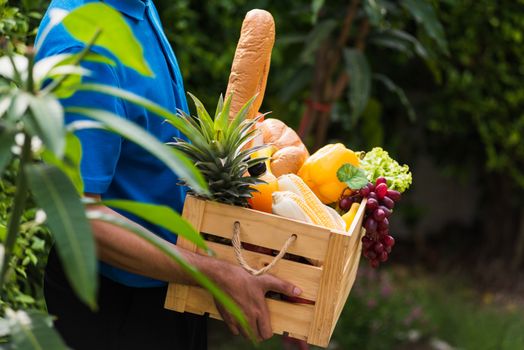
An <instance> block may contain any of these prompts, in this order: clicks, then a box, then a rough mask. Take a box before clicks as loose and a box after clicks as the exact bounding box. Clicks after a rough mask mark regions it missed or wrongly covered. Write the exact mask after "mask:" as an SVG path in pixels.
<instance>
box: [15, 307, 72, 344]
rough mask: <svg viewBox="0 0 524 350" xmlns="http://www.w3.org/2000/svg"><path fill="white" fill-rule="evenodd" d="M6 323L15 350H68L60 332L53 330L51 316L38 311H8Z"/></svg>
mask: <svg viewBox="0 0 524 350" xmlns="http://www.w3.org/2000/svg"><path fill="white" fill-rule="evenodd" d="M6 321H7V324H8V327H9V333H10V335H11V344H12V345H13V348H14V349H23V350H47V349H53V350H62V349H63V350H66V349H67V346H66V345H65V343H64V342H63V340H62V338H60V335H59V334H58V332H57V331H56V330H55V329H54V328H53V321H52V318H51V316H49V315H48V314H46V313H44V312H42V311H36V310H28V311H24V310H19V311H13V310H11V309H7V310H6Z"/></svg>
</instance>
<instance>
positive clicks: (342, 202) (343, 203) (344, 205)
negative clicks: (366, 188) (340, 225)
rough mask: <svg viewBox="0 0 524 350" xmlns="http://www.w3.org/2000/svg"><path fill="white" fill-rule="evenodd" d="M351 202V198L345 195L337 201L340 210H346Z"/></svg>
mask: <svg viewBox="0 0 524 350" xmlns="http://www.w3.org/2000/svg"><path fill="white" fill-rule="evenodd" d="M352 203H353V201H352V200H351V198H350V197H347V196H346V197H342V198H341V199H340V201H339V202H338V206H339V208H340V209H341V210H343V211H348V210H349V208H351V204H352Z"/></svg>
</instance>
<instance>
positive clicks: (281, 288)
mask: <svg viewBox="0 0 524 350" xmlns="http://www.w3.org/2000/svg"><path fill="white" fill-rule="evenodd" d="M260 282H261V283H262V286H263V288H264V290H265V291H266V292H267V291H273V292H277V293H282V294H285V295H288V296H290V297H298V296H299V295H300V294H302V290H301V289H300V288H298V287H297V286H295V285H293V284H291V283H289V282H286V281H284V280H281V279H280V278H277V277H275V276H272V275H267V274H266V275H262V276H261V277H260Z"/></svg>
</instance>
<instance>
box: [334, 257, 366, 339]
mask: <svg viewBox="0 0 524 350" xmlns="http://www.w3.org/2000/svg"><path fill="white" fill-rule="evenodd" d="M358 256H359V258H360V254H359V255H358ZM357 272H358V261H357V262H356V263H355V264H354V265H353V266H352V268H351V272H350V274H349V278H348V281H347V282H346V285H345V288H344V290H343V291H342V292H341V295H340V298H339V300H338V303H337V305H336V306H335V322H333V325H332V326H331V332H330V335H331V334H333V331H334V330H335V327H336V325H337V321H338V319H339V318H340V314H341V313H342V311H343V310H344V306H345V305H346V302H347V300H348V297H349V293H350V292H351V288H353V284H354V283H355V278H356V277H357Z"/></svg>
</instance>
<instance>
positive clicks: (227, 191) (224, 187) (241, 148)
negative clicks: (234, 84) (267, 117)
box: [169, 94, 267, 207]
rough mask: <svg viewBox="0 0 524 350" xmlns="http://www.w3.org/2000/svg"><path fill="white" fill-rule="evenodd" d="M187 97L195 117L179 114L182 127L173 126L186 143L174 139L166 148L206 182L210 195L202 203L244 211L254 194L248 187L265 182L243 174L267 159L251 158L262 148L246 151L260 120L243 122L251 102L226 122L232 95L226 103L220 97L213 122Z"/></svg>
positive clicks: (196, 101)
mask: <svg viewBox="0 0 524 350" xmlns="http://www.w3.org/2000/svg"><path fill="white" fill-rule="evenodd" d="M189 95H190V96H191V98H192V99H193V102H194V103H195V107H196V110H197V116H198V117H192V116H190V115H188V114H186V113H184V112H182V111H181V112H179V116H180V118H181V120H182V121H183V123H181V124H182V125H178V123H177V125H175V124H173V125H175V127H178V128H179V130H180V131H181V132H182V133H183V134H184V135H185V136H186V137H187V138H188V140H189V142H187V141H185V140H182V139H179V138H175V142H171V143H169V144H170V145H172V146H173V147H174V148H176V149H177V150H179V151H182V152H183V153H185V154H186V155H187V156H188V157H189V158H190V159H191V160H192V161H193V162H194V163H195V165H196V167H197V168H198V169H199V170H200V172H201V173H202V175H203V176H204V178H205V179H206V181H207V183H208V186H209V191H210V193H211V194H210V195H209V196H207V197H204V198H205V199H209V200H213V201H217V202H222V203H226V204H231V205H237V206H241V207H247V206H248V199H249V198H251V197H252V193H253V192H254V191H256V190H255V189H253V188H252V187H251V186H252V185H255V184H259V183H265V182H264V181H262V180H260V179H258V178H256V177H253V176H250V175H249V174H247V173H246V171H247V169H248V168H250V167H252V166H255V165H257V164H259V163H263V162H264V161H265V160H266V159H267V157H258V158H252V157H251V155H252V154H253V153H254V152H256V151H258V150H260V149H261V148H264V147H265V146H256V147H248V148H246V146H247V145H248V144H249V143H250V141H251V140H253V138H255V136H256V133H258V131H257V130H256V129H254V126H255V123H256V122H257V120H258V119H259V118H255V119H246V114H247V112H248V110H249V107H250V106H251V103H252V101H253V99H251V100H250V101H248V102H247V103H246V104H245V105H244V107H242V109H241V110H240V111H239V112H238V114H237V115H236V116H235V117H234V118H233V120H232V121H231V122H229V107H230V104H231V95H230V96H229V97H228V98H227V99H226V100H225V101H224V100H223V98H222V96H220V99H219V101H218V105H217V108H216V112H215V116H214V118H211V116H210V115H209V113H208V112H207V111H206V109H205V108H204V105H203V104H202V102H200V101H199V100H198V99H197V98H196V97H195V96H193V95H191V94H189ZM190 191H191V190H190Z"/></svg>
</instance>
